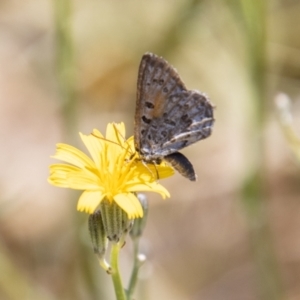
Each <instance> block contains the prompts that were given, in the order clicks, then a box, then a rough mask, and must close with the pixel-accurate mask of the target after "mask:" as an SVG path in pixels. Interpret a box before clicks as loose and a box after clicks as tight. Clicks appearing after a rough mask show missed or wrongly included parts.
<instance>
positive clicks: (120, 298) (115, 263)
mask: <svg viewBox="0 0 300 300" xmlns="http://www.w3.org/2000/svg"><path fill="white" fill-rule="evenodd" d="M119 252H120V245H119V244H113V245H112V248H111V256H110V264H111V268H112V275H111V276H112V281H113V284H114V288H115V293H116V299H117V300H126V295H125V291H124V289H123V284H122V279H121V275H120V271H119Z"/></svg>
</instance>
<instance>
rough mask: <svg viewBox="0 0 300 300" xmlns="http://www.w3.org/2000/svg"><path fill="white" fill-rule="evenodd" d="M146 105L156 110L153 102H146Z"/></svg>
mask: <svg viewBox="0 0 300 300" xmlns="http://www.w3.org/2000/svg"><path fill="white" fill-rule="evenodd" d="M145 104H146V107H148V108H151V109H153V108H154V105H153V103H151V102H146V103H145Z"/></svg>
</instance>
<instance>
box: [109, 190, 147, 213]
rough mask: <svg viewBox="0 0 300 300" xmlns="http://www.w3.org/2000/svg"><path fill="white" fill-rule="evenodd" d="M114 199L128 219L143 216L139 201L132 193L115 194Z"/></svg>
mask: <svg viewBox="0 0 300 300" xmlns="http://www.w3.org/2000/svg"><path fill="white" fill-rule="evenodd" d="M114 200H115V202H116V203H117V204H118V205H119V206H120V207H121V208H122V209H123V210H124V211H125V212H126V213H127V215H128V218H129V219H133V218H141V217H142V216H143V208H142V206H141V203H140V201H139V200H138V198H137V197H136V196H135V195H134V194H132V193H122V194H117V195H115V196H114Z"/></svg>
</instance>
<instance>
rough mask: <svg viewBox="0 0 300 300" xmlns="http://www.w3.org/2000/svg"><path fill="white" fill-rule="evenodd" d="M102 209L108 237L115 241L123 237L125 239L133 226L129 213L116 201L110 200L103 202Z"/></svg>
mask: <svg viewBox="0 0 300 300" xmlns="http://www.w3.org/2000/svg"><path fill="white" fill-rule="evenodd" d="M100 209H101V213H102V217H103V225H104V229H105V233H106V236H107V238H108V239H109V240H110V241H111V242H115V243H118V242H119V241H120V239H121V238H122V240H125V236H126V234H127V233H128V231H129V230H130V228H131V226H132V220H130V219H128V216H127V213H126V212H125V211H124V210H123V209H122V208H121V207H120V206H119V205H117V204H116V203H115V202H112V203H110V202H109V201H108V200H103V201H102V202H101V204H100Z"/></svg>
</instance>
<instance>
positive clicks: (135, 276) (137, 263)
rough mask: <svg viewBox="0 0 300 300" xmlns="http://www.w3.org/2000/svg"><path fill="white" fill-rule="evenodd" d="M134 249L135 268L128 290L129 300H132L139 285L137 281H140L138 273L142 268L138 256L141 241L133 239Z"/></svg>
mask: <svg viewBox="0 0 300 300" xmlns="http://www.w3.org/2000/svg"><path fill="white" fill-rule="evenodd" d="M133 247H134V253H133V255H134V261H133V268H132V272H131V276H130V281H129V285H128V290H127V297H128V300H131V298H132V294H133V292H134V290H135V287H136V284H137V279H138V273H139V268H140V266H141V263H140V260H139V259H138V254H139V239H138V238H136V239H133Z"/></svg>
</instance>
